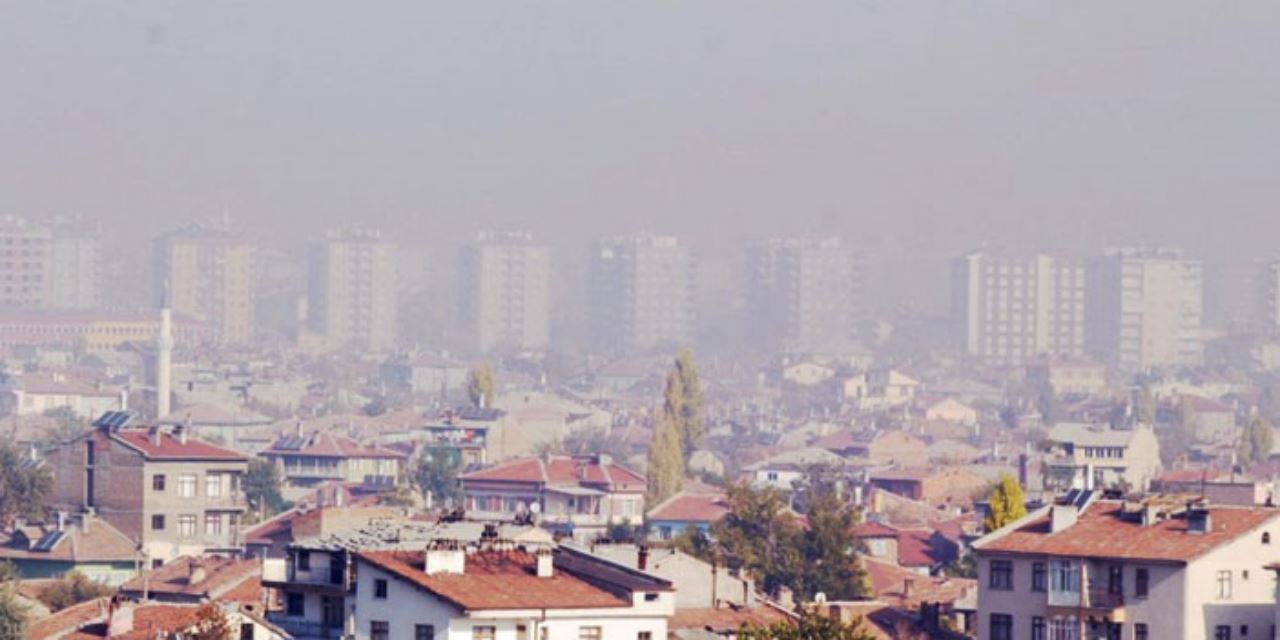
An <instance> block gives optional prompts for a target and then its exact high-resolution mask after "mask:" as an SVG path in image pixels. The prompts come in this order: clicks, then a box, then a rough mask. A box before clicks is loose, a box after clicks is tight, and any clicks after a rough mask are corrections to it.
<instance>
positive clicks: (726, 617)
mask: <svg viewBox="0 0 1280 640" xmlns="http://www.w3.org/2000/svg"><path fill="white" fill-rule="evenodd" d="M793 619H794V618H793V617H792V616H790V615H788V614H787V613H786V612H784V611H782V610H781V609H778V608H777V607H773V606H770V605H760V606H757V607H738V606H721V607H715V608H700V609H676V612H675V615H673V616H671V620H670V621H669V622H667V628H668V629H670V630H671V631H673V632H674V631H678V630H680V629H697V630H702V631H705V630H710V631H711V632H713V633H719V634H722V635H723V634H728V633H736V632H737V631H738V630H739V629H741V628H742V626H743V625H746V624H750V625H754V626H758V627H767V626H771V625H774V624H776V623H779V622H788V621H791V620H793Z"/></svg>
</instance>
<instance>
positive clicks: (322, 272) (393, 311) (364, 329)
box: [307, 229, 399, 351]
mask: <svg viewBox="0 0 1280 640" xmlns="http://www.w3.org/2000/svg"><path fill="white" fill-rule="evenodd" d="M398 295H399V279H398V277H397V269H396V246H395V245H394V244H392V243H391V242H389V241H387V240H384V239H383V238H382V234H381V233H379V232H377V231H371V230H364V229H358V230H347V231H332V232H330V233H329V234H328V236H327V237H326V238H325V239H324V240H323V241H321V242H317V243H315V244H313V245H312V246H311V249H310V255H309V256H308V294H307V324H308V326H309V328H310V329H311V330H312V331H314V332H315V333H317V334H319V335H321V336H323V337H324V339H325V343H326V344H327V345H328V346H329V347H330V348H334V349H339V348H345V347H355V348H359V349H367V350H371V351H385V350H388V349H391V348H392V347H394V346H395V343H396V338H397V333H396V328H397V326H398V321H397V312H398Z"/></svg>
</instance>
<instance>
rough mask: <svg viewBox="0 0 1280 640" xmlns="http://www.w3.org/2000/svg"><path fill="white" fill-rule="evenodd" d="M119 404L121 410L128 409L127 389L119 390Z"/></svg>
mask: <svg viewBox="0 0 1280 640" xmlns="http://www.w3.org/2000/svg"><path fill="white" fill-rule="evenodd" d="M119 404H120V410H121V411H128V410H129V390H128V389H121V390H120V399H119Z"/></svg>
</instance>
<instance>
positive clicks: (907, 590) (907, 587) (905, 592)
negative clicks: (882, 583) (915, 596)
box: [902, 578, 916, 598]
mask: <svg viewBox="0 0 1280 640" xmlns="http://www.w3.org/2000/svg"><path fill="white" fill-rule="evenodd" d="M915 585H916V581H915V580H914V579H912V578H904V579H903V580H902V597H903V598H910V597H911V588H912V587H914V586H915Z"/></svg>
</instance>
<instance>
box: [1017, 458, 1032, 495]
mask: <svg viewBox="0 0 1280 640" xmlns="http://www.w3.org/2000/svg"><path fill="white" fill-rule="evenodd" d="M1030 462H1031V460H1030V457H1029V456H1028V455H1027V454H1025V453H1023V454H1019V455H1018V484H1019V485H1021V486H1023V487H1025V486H1027V477H1028V476H1029V475H1030V473H1029V469H1030Z"/></svg>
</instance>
